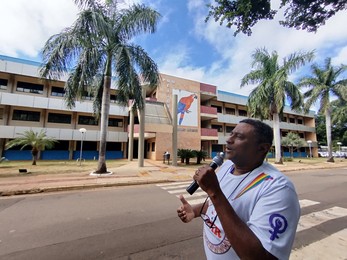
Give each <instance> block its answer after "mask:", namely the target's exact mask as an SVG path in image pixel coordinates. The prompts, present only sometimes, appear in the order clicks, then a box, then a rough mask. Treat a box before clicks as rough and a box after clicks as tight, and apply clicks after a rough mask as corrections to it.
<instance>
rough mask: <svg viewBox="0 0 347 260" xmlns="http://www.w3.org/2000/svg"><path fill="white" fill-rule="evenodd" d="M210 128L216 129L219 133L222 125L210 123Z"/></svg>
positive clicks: (221, 130)
mask: <svg viewBox="0 0 347 260" xmlns="http://www.w3.org/2000/svg"><path fill="white" fill-rule="evenodd" d="M211 128H212V129H217V131H218V132H219V133H222V132H223V126H221V125H212V126H211Z"/></svg>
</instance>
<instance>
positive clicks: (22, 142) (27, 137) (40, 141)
mask: <svg viewBox="0 0 347 260" xmlns="http://www.w3.org/2000/svg"><path fill="white" fill-rule="evenodd" d="M18 135H20V137H17V138H15V139H13V140H11V141H9V142H8V143H7V144H6V149H10V148H12V147H14V146H21V150H23V149H24V148H25V147H27V146H31V148H32V149H31V154H32V156H33V163H32V165H36V160H37V155H38V154H39V152H40V151H42V150H44V149H45V148H48V149H51V148H53V146H54V144H55V143H56V142H57V140H55V139H54V138H52V137H47V135H46V132H45V131H44V130H41V131H40V133H37V132H34V131H33V130H27V131H24V133H22V134H18Z"/></svg>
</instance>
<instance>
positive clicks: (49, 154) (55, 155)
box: [41, 150, 69, 160]
mask: <svg viewBox="0 0 347 260" xmlns="http://www.w3.org/2000/svg"><path fill="white" fill-rule="evenodd" d="M41 159H42V160H69V151H59V150H58V151H52V150H49V151H42V152H41Z"/></svg>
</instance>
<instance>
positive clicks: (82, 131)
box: [79, 128, 87, 166]
mask: <svg viewBox="0 0 347 260" xmlns="http://www.w3.org/2000/svg"><path fill="white" fill-rule="evenodd" d="M79 131H80V133H81V150H80V166H81V165H82V151H83V139H84V134H85V133H86V132H87V129H85V128H80V129H79Z"/></svg>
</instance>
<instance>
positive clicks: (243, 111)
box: [239, 109, 247, 116]
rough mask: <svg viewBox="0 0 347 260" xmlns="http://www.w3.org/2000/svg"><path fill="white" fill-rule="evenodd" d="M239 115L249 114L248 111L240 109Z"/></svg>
mask: <svg viewBox="0 0 347 260" xmlns="http://www.w3.org/2000/svg"><path fill="white" fill-rule="evenodd" d="M239 116H247V111H246V110H242V109H239Z"/></svg>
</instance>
